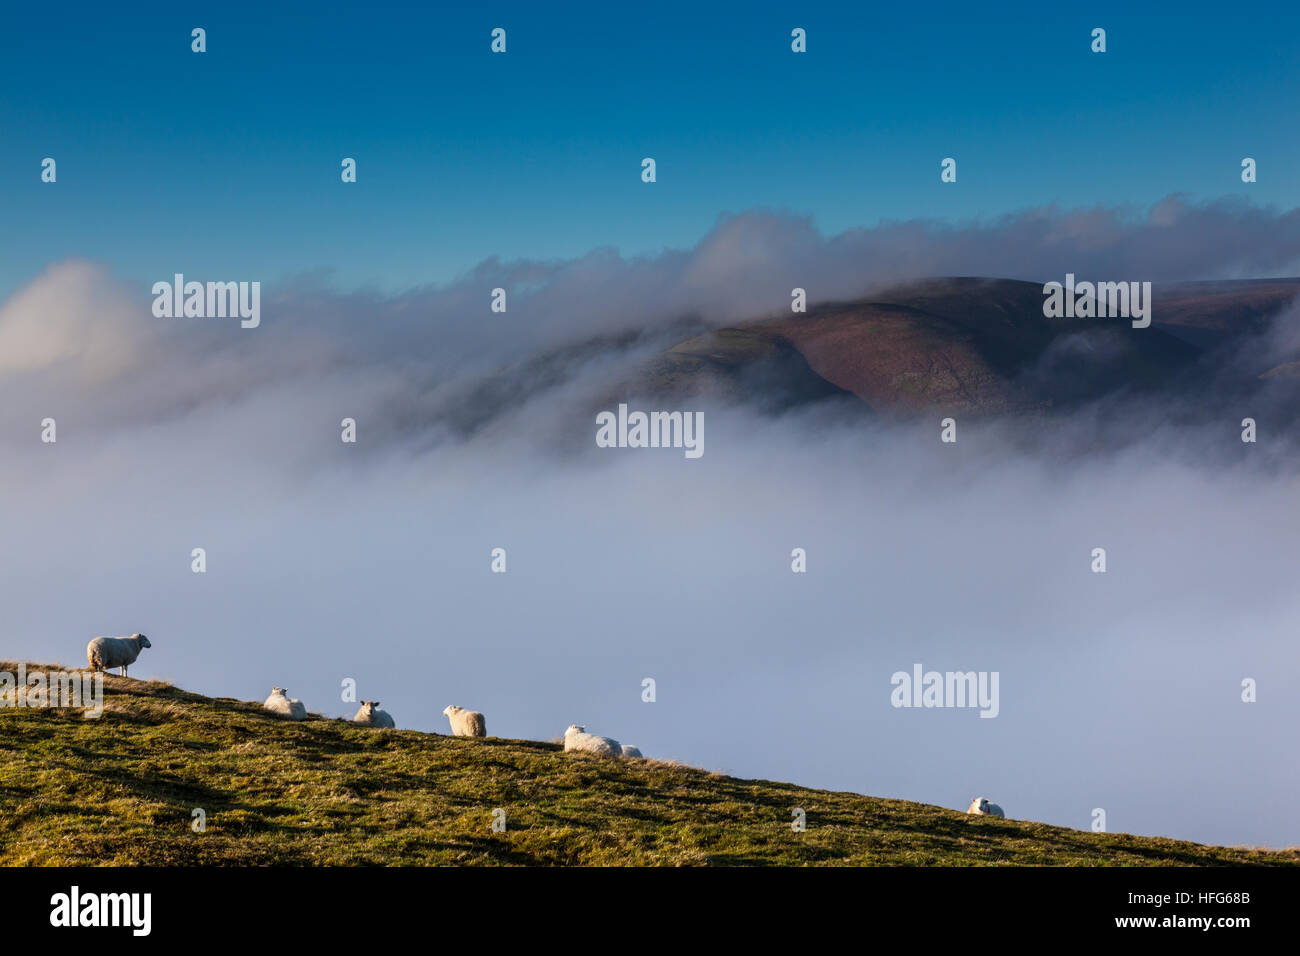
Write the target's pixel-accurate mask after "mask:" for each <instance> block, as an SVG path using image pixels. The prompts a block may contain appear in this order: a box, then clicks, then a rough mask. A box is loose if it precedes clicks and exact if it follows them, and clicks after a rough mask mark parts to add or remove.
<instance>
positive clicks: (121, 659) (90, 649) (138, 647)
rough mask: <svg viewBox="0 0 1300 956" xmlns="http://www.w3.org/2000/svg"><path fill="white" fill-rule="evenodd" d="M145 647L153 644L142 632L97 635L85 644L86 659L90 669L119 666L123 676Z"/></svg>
mask: <svg viewBox="0 0 1300 956" xmlns="http://www.w3.org/2000/svg"><path fill="white" fill-rule="evenodd" d="M146 647H153V645H152V644H150V643H149V638H147V637H145V636H144V635H143V634H132V635H131V636H130V637H97V638H95V639H94V640H93V641H91V642H90V643H89V644H87V645H86V660H87V661H89V662H90V669H91V670H92V671H102V670H107V669H108V668H110V667H120V668H122V676H123V677H125V676H126V669H127V667H128V666H129V665H131V664H134V663H135V659H136V658H137V657H139V656H140V652H141V651H142V650H144V649H145V648H146Z"/></svg>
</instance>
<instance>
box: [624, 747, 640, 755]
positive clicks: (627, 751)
mask: <svg viewBox="0 0 1300 956" xmlns="http://www.w3.org/2000/svg"><path fill="white" fill-rule="evenodd" d="M623 756H624V757H639V756H641V751H639V750H637V749H636V748H635V747H633V746H632V745H631V744H624V745H623Z"/></svg>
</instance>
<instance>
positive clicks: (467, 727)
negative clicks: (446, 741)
mask: <svg viewBox="0 0 1300 956" xmlns="http://www.w3.org/2000/svg"><path fill="white" fill-rule="evenodd" d="M442 715H443V716H444V717H446V718H447V719H448V720H449V721H451V735H452V736H453V737H486V736H487V721H486V720H484V719H483V715H482V714H480V713H479V712H478V711H477V710H466V709H465V708H464V707H457V706H456V705H455V704H448V705H447V709H446V710H444V711H443V712H442Z"/></svg>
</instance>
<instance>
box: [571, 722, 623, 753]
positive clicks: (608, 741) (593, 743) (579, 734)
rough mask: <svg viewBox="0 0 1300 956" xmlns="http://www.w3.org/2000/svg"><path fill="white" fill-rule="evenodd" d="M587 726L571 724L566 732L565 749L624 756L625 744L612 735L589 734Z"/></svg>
mask: <svg viewBox="0 0 1300 956" xmlns="http://www.w3.org/2000/svg"><path fill="white" fill-rule="evenodd" d="M586 731H587V728H586V727H585V726H579V725H578V724H569V727H568V729H567V730H565V732H564V751H565V753H569V752H570V751H581V752H583V753H589V754H600V755H602V756H605V757H621V756H623V746H622V745H621V744H620V743H619V742H618V741H617V740H615V739H614V738H612V737H601V736H600V735H599V734H589V733H587V732H586Z"/></svg>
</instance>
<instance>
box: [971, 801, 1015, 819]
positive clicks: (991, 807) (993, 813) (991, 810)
mask: <svg viewBox="0 0 1300 956" xmlns="http://www.w3.org/2000/svg"><path fill="white" fill-rule="evenodd" d="M966 812H967V813H973V814H975V815H976V816H988V817H1005V816H1006V814H1005V813H1003V812H1002V808H1001V807H1000V806H998V805H997V804H996V803H989V798H988V797H976V798H975V799H974V800H972V801H971V802H970V806H969V807H967V808H966Z"/></svg>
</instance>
